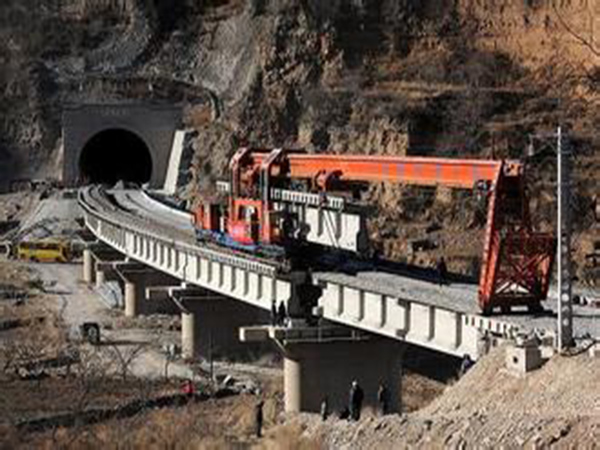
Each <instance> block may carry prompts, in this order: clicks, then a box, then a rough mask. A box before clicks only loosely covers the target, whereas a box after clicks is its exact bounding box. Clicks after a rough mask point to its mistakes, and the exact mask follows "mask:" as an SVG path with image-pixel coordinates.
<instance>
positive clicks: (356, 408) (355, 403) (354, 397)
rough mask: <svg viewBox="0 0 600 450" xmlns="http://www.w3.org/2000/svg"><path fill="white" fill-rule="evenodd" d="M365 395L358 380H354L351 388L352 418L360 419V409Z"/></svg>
mask: <svg viewBox="0 0 600 450" xmlns="http://www.w3.org/2000/svg"><path fill="white" fill-rule="evenodd" d="M364 396H365V395H364V393H363V390H362V388H361V387H360V386H359V384H358V381H356V380H354V381H353V382H352V387H351V388H350V420H360V410H361V408H362V402H363V398H364Z"/></svg>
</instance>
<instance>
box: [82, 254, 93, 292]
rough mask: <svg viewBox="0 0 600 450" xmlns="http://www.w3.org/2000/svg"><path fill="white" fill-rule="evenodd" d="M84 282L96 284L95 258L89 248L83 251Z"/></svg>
mask: <svg viewBox="0 0 600 450" xmlns="http://www.w3.org/2000/svg"><path fill="white" fill-rule="evenodd" d="M83 281H84V282H85V283H87V284H92V283H93V282H94V258H93V256H92V251H91V250H90V249H88V248H86V249H84V250H83Z"/></svg>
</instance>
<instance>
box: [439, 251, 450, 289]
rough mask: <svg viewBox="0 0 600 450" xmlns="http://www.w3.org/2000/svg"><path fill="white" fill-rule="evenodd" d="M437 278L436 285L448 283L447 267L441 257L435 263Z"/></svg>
mask: <svg viewBox="0 0 600 450" xmlns="http://www.w3.org/2000/svg"><path fill="white" fill-rule="evenodd" d="M437 276H438V284H439V285H440V286H441V285H442V284H447V283H448V267H447V266H446V260H445V259H444V257H443V256H442V257H441V258H440V260H439V261H438V263H437Z"/></svg>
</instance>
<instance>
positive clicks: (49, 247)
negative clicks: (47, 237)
mask: <svg viewBox="0 0 600 450" xmlns="http://www.w3.org/2000/svg"><path fill="white" fill-rule="evenodd" d="M17 258H18V259H26V260H29V261H36V262H68V261H70V259H71V255H70V252H69V246H68V245H67V244H66V243H64V242H61V241H29V242H20V243H19V245H18V246H17Z"/></svg>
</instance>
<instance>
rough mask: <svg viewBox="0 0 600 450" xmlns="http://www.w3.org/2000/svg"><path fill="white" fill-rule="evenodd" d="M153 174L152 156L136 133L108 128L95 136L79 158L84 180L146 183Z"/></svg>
mask: <svg viewBox="0 0 600 450" xmlns="http://www.w3.org/2000/svg"><path fill="white" fill-rule="evenodd" d="M151 175H152V157H151V155H150V149H149V148H148V146H147V145H146V143H145V142H144V141H143V140H142V139H141V138H140V137H139V136H138V135H136V134H135V133H132V132H131V131H127V130H124V129H119V128H115V129H108V130H104V131H101V132H100V133H98V134H96V135H94V136H93V137H92V138H91V139H90V140H89V141H88V142H87V143H86V144H85V146H84V147H83V149H82V150H81V154H80V157H79V178H80V181H81V182H83V183H86V184H87V183H104V184H111V185H113V184H115V183H116V182H117V181H119V180H123V181H131V182H135V183H139V184H142V183H147V182H148V181H150V177H151Z"/></svg>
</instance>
